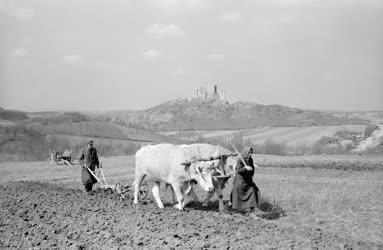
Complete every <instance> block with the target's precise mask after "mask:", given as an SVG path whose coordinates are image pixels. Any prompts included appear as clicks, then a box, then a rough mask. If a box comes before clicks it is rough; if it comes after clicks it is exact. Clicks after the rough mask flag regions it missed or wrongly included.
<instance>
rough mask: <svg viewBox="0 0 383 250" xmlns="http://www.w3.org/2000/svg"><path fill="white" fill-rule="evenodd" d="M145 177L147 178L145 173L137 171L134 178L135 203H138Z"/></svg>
mask: <svg viewBox="0 0 383 250" xmlns="http://www.w3.org/2000/svg"><path fill="white" fill-rule="evenodd" d="M144 178H145V174H143V173H136V177H135V179H134V202H133V203H134V204H138V192H139V190H140V186H141V183H142V180H143V179H144Z"/></svg>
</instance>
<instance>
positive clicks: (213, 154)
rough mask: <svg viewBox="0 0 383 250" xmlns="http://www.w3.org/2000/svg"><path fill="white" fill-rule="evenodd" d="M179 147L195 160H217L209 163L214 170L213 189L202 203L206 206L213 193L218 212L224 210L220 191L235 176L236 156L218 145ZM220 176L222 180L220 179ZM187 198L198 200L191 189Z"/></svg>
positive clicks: (198, 144)
mask: <svg viewBox="0 0 383 250" xmlns="http://www.w3.org/2000/svg"><path fill="white" fill-rule="evenodd" d="M180 147H181V148H182V149H183V150H185V151H187V152H188V154H189V155H192V157H193V158H195V159H208V158H219V159H216V160H212V161H211V163H212V165H213V166H214V167H215V170H216V171H215V173H214V174H213V185H214V189H213V190H211V191H209V192H208V193H207V195H206V198H205V200H204V201H203V205H204V206H207V205H208V203H209V201H210V199H211V198H212V197H213V196H214V193H216V194H217V197H218V204H219V210H220V211H222V210H224V209H225V206H224V204H223V194H222V189H223V188H224V187H225V184H226V182H227V181H228V180H229V178H230V176H233V175H234V174H235V167H236V164H237V161H238V156H236V155H234V154H233V153H232V152H231V151H230V150H228V149H226V148H224V147H221V146H219V145H211V144H206V143H203V144H202V143H196V144H190V145H181V146H180ZM222 176H223V178H220V177H222ZM189 190H190V189H189ZM189 196H190V197H191V198H192V199H193V200H198V198H197V196H196V195H195V193H194V190H193V189H191V190H190V192H189ZM173 197H174V195H173ZM173 200H174V199H173Z"/></svg>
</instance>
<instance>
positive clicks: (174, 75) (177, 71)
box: [169, 68, 185, 77]
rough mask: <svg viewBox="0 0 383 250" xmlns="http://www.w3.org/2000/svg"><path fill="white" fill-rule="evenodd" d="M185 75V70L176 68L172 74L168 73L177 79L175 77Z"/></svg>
mask: <svg viewBox="0 0 383 250" xmlns="http://www.w3.org/2000/svg"><path fill="white" fill-rule="evenodd" d="M184 74H185V70H183V69H181V68H178V69H176V70H174V71H172V72H170V73H169V75H170V76H173V77H177V76H182V75H184Z"/></svg>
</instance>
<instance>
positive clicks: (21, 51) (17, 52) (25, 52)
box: [10, 48, 29, 57]
mask: <svg viewBox="0 0 383 250" xmlns="http://www.w3.org/2000/svg"><path fill="white" fill-rule="evenodd" d="M28 53H29V52H28V50H27V49H25V48H18V49H15V50H12V51H11V53H10V54H11V56H14V57H23V56H26V55H28Z"/></svg>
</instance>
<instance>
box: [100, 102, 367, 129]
mask: <svg viewBox="0 0 383 250" xmlns="http://www.w3.org/2000/svg"><path fill="white" fill-rule="evenodd" d="M111 114H113V115H112V116H111ZM108 115H109V116H107V117H108V118H107V119H108V120H109V121H112V122H115V123H118V124H122V125H124V126H128V127H135V128H143V129H149V130H157V131H171V130H190V129H244V128H254V127H265V126H269V127H281V126H329V125H340V124H367V123H369V122H368V121H367V120H363V119H360V118H358V117H339V116H335V115H333V114H330V113H327V112H319V111H305V110H302V109H297V108H290V107H286V106H282V105H262V104H256V103H251V102H236V103H233V104H229V103H227V102H221V101H218V100H214V99H207V100H201V99H176V100H173V101H168V102H164V103H162V104H160V105H157V106H155V107H152V108H149V109H146V110H142V111H135V112H133V111H127V112H124V111H120V112H114V113H109V114H108Z"/></svg>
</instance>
